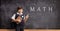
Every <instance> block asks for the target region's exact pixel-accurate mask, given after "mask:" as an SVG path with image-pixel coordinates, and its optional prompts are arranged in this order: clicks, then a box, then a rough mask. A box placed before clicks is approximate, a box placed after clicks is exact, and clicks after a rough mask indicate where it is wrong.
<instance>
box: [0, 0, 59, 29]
mask: <svg viewBox="0 0 60 31" xmlns="http://www.w3.org/2000/svg"><path fill="white" fill-rule="evenodd" d="M20 6H22V7H23V9H24V13H25V14H27V13H29V16H30V17H29V19H28V21H27V22H26V24H25V28H33V29H35V28H36V29H37V28H45V29H48V28H60V1H59V0H1V6H0V28H14V27H12V26H11V20H10V18H11V16H12V15H13V14H14V13H16V10H17V7H20Z"/></svg>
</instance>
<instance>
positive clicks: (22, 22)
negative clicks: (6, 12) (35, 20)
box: [15, 13, 24, 24]
mask: <svg viewBox="0 0 60 31" xmlns="http://www.w3.org/2000/svg"><path fill="white" fill-rule="evenodd" d="M18 16H20V17H21V18H22V21H21V23H20V24H24V20H23V19H24V14H22V15H18V14H17V13H16V16H15V19H16V18H17V17H18Z"/></svg>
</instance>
